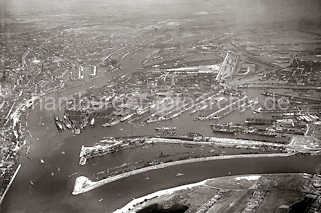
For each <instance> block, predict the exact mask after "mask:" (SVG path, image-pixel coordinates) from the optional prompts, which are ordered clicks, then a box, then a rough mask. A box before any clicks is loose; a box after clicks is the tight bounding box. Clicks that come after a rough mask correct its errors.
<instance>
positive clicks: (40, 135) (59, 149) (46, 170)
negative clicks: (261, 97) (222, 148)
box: [1, 110, 321, 213]
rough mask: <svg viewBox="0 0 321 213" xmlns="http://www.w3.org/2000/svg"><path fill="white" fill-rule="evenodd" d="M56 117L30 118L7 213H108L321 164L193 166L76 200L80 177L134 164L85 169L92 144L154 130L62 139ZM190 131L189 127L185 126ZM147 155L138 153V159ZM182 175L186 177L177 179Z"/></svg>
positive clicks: (97, 131)
mask: <svg viewBox="0 0 321 213" xmlns="http://www.w3.org/2000/svg"><path fill="white" fill-rule="evenodd" d="M53 118H54V113H53V112H43V111H40V110H35V111H34V112H32V113H31V114H30V116H29V120H28V128H29V129H30V133H31V135H32V136H28V143H30V144H31V149H30V154H29V155H28V157H27V158H25V159H24V162H23V164H22V167H21V170H20V172H19V174H18V176H17V178H16V180H15V182H14V184H13V185H12V188H11V189H10V191H9V193H8V194H7V197H6V198H5V200H4V203H3V206H2V209H1V212H4V213H21V212H23V213H73V212H74V213H82V212H83V213H85V212H86V213H87V212H95V213H96V212H97V213H99V212H102V213H106V212H112V211H113V210H115V209H117V208H120V207H122V206H123V205H125V204H126V203H128V202H129V201H131V200H132V199H133V198H137V197H141V196H143V195H146V194H149V193H152V192H154V191H158V190H161V189H166V188H169V187H174V186H178V185H183V184H188V183H193V182H198V181H200V180H204V179H208V178H212V177H218V176H226V175H237V174H248V173H252V174H253V173H285V172H307V173H311V172H314V168H315V166H316V165H318V164H319V163H320V162H321V157H320V156H305V157H302V156H301V157H294V156H292V157H284V158H281V157H276V158H259V159H258V158H255V160H251V159H231V160H220V161H214V162H202V163H191V164H186V165H180V166H173V167H169V168H164V169H159V170H156V171H150V172H147V173H144V174H139V175H135V176H131V177H129V178H125V179H122V180H120V181H117V182H114V183H111V184H107V185H105V186H103V187H101V188H98V189H95V190H93V191H90V192H88V193H84V194H82V195H78V196H73V195H72V194H71V192H72V190H73V186H74V180H75V178H76V177H77V176H80V175H85V176H87V177H90V176H91V175H93V173H94V172H97V171H100V169H101V168H102V164H103V163H106V168H108V167H110V166H111V165H112V164H113V163H115V162H118V161H120V164H121V163H122V162H126V161H127V160H128V156H127V155H125V154H124V153H119V154H116V155H114V156H113V157H111V158H114V159H110V158H108V157H106V158H105V160H102V162H99V163H97V165H91V166H85V167H80V166H79V165H78V162H79V151H80V147H81V145H92V144H94V143H95V142H97V141H98V140H99V139H101V138H102V137H103V136H119V135H127V134H128V135H130V134H146V132H144V131H147V132H148V131H149V132H150V131H151V130H143V128H139V127H132V126H130V125H124V124H121V126H118V127H113V128H99V127H98V128H93V129H88V130H86V132H85V133H84V134H81V135H79V136H72V135H71V134H69V133H63V134H60V135H59V134H58V133H57V132H56V130H55V127H54V125H53ZM176 123H177V124H178V123H179V122H178V121H176ZM185 124H186V123H185ZM175 125H176V124H175ZM185 128H188V127H187V126H186V125H185ZM190 128H194V126H191V127H190ZM120 129H123V130H122V131H121V130H120ZM186 131H187V130H186ZM141 154H142V153H141V152H139V151H138V152H137V155H141ZM131 155H134V154H133V153H131ZM103 159H104V158H103ZM41 160H43V161H41ZM42 162H44V163H42ZM75 172H77V173H75ZM177 173H183V174H184V175H183V176H179V177H177V176H176V175H177Z"/></svg>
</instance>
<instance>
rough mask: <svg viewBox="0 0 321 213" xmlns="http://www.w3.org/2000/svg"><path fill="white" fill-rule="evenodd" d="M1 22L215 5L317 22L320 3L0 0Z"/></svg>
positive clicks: (247, 16) (247, 15)
mask: <svg viewBox="0 0 321 213" xmlns="http://www.w3.org/2000/svg"><path fill="white" fill-rule="evenodd" d="M0 2H1V5H0V6H1V19H3V18H8V17H9V16H10V17H11V18H15V17H18V16H20V15H23V14H28V15H31V16H34V17H37V16H41V15H44V16H46V15H48V14H49V15H50V14H51V15H57V14H58V15H59V14H60V13H69V14H75V15H77V14H78V15H79V14H84V15H91V16H103V15H106V14H109V13H112V15H115V16H117V15H122V14H123V13H128V14H130V13H140V14H141V15H144V13H146V14H148V15H150V16H158V15H160V14H166V13H168V14H169V16H173V18H175V16H179V15H183V16H188V14H193V13H195V12H198V11H203V10H206V11H208V12H211V11H219V9H218V5H219V6H220V7H221V6H222V7H224V8H225V9H226V10H227V11H229V12H232V13H233V15H234V16H235V18H236V19H239V20H241V21H242V20H247V21H250V20H253V19H256V20H274V21H278V20H290V19H303V18H305V19H315V20H318V19H319V20H320V22H321V0H0Z"/></svg>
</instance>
